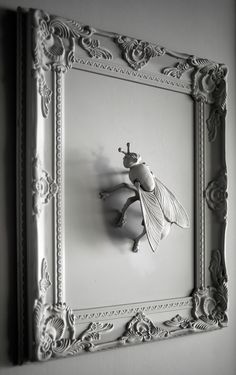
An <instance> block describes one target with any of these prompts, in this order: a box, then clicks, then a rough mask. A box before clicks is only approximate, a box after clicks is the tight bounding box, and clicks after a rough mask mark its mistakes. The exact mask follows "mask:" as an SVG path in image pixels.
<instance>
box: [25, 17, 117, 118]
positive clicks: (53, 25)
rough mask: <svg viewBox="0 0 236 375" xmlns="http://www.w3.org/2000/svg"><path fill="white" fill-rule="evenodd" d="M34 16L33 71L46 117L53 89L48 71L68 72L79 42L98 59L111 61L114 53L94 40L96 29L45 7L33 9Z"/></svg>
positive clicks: (91, 55)
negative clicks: (60, 15)
mask: <svg viewBox="0 0 236 375" xmlns="http://www.w3.org/2000/svg"><path fill="white" fill-rule="evenodd" d="M32 18H33V22H32V23H33V71H34V72H35V74H34V76H35V78H36V81H37V86H38V93H39V95H40V96H41V108H42V115H43V117H44V118H47V117H48V114H49V104H50V102H51V96H52V90H51V89H50V88H49V87H48V85H47V83H46V78H45V72H46V71H50V70H52V71H55V72H62V73H65V72H66V71H67V70H69V69H70V68H71V67H72V65H73V64H74V62H75V61H76V57H75V44H76V43H78V45H79V46H80V47H81V48H82V49H83V50H84V51H86V52H87V54H88V56H89V57H91V58H95V59H104V60H111V59H112V54H111V52H110V51H108V50H107V49H106V48H104V47H101V45H100V41H99V40H98V39H93V35H94V34H95V33H96V30H95V29H93V28H92V27H90V26H84V25H81V24H79V23H77V22H75V21H70V20H66V19H64V18H60V17H56V16H50V15H49V14H48V13H46V12H44V11H42V10H32Z"/></svg>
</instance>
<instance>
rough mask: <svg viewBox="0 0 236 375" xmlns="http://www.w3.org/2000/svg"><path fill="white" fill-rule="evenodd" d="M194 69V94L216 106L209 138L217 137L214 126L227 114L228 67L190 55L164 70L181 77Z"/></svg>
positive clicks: (210, 125) (213, 111) (210, 118)
mask: <svg viewBox="0 0 236 375" xmlns="http://www.w3.org/2000/svg"><path fill="white" fill-rule="evenodd" d="M189 70H192V71H193V88H192V95H193V97H194V99H195V100H196V101H202V102H205V103H209V104H213V103H214V107H213V110H212V112H211V114H210V117H209V120H208V129H209V140H210V141H213V140H214V139H215V132H214V130H213V129H212V128H215V127H217V126H218V124H219V122H218V118H219V114H220V116H223V115H224V114H225V99H226V88H225V86H226V84H225V77H226V74H227V68H226V66H225V65H223V64H218V63H215V62H213V61H211V60H208V59H202V58H199V57H196V56H189V57H188V58H187V59H185V60H183V61H182V62H179V63H178V64H177V65H176V66H175V67H166V68H164V69H163V70H162V73H163V74H165V75H170V76H172V77H175V78H181V77H182V75H183V73H184V72H187V71H189Z"/></svg>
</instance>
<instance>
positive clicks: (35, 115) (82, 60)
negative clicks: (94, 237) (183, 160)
mask: <svg viewBox="0 0 236 375" xmlns="http://www.w3.org/2000/svg"><path fill="white" fill-rule="evenodd" d="M164 57H165V58H166V59H167V60H165V59H164ZM156 61H158V65H155V63H156ZM166 61H167V62H168V64H167V63H166ZM74 67H75V68H76V69H77V70H82V71H83V72H92V73H95V74H100V75H102V76H106V77H113V78H117V79H121V80H124V81H129V82H135V83H138V84H141V85H144V86H145V87H152V88H156V89H158V90H159V89H164V90H170V91H172V92H175V93H177V94H178V93H184V94H186V95H188V96H189V97H190V98H191V100H192V103H193V105H194V121H193V127H194V158H193V159H194V160H193V163H194V263H195V264H194V279H195V281H194V290H193V291H192V293H191V294H190V295H189V296H184V297H181V298H179V297H178V298H176V296H173V298H171V299H165V300H160V299H156V300H155V301H151V302H147V301H144V302H143V301H137V302H135V303H133V302H132V303H130V304H123V305H120V304H117V305H112V306H105V307H104V306H99V307H92V308H88V309H82V310H80V309H79V308H78V309H72V308H70V306H68V304H67V302H66V301H65V287H66V285H65V283H66V281H65V270H64V268H65V251H66V249H65V246H64V239H63V235H64V234H63V233H64V208H65V207H64V195H63V194H64V190H63V189H64V138H63V137H64V130H65V129H64V127H65V121H64V107H65V97H64V96H65V91H64V85H65V80H66V77H67V75H68V74H70V73H69V72H70V71H71V70H72V69H73V68H74ZM226 75H227V68H226V66H225V65H224V64H220V63H216V62H213V61H210V60H208V59H207V58H199V57H196V56H192V55H188V54H186V53H178V52H175V51H172V50H170V49H168V48H166V47H163V46H160V45H159V44H156V43H149V42H146V41H142V40H139V39H135V38H131V37H127V36H123V35H121V34H117V33H113V32H107V31H102V30H97V29H95V28H93V27H90V26H85V25H83V24H80V23H78V22H75V21H71V20H66V19H64V18H61V17H57V16H51V15H49V14H47V13H46V12H44V11H42V10H29V11H24V10H22V9H19V10H18V116H17V125H18V195H17V201H18V206H17V207H18V264H19V270H18V283H19V293H18V294H19V332H20V337H21V349H20V350H21V352H22V357H23V359H24V360H29V359H30V360H36V361H45V360H48V359H50V358H59V357H66V356H74V355H77V354H80V353H84V352H94V351H99V350H104V349H108V348H115V347H123V346H126V345H129V344H136V343H142V342H150V341H158V340H161V339H167V338H171V337H175V336H179V335H183V334H188V333H198V332H206V331H211V330H215V329H219V328H222V327H225V326H226V325H227V305H228V299H227V271H226V265H225V228H226V214H227V171H226V161H225V117H226ZM47 231H48V232H49V233H50V238H51V240H50V241H51V242H50V241H49V239H48V238H49V237H47V234H46V233H47ZM209 233H211V235H210V234H209ZM208 234H209V236H210V238H211V240H209V241H207V243H206V237H207V235H208ZM213 234H215V235H213ZM134 256H135V255H134ZM163 317H167V318H164V320H163Z"/></svg>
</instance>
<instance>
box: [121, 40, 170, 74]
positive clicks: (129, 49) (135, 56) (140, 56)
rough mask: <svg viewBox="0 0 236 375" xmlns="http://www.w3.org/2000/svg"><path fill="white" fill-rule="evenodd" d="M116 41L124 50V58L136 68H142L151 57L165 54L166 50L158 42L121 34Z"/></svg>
mask: <svg viewBox="0 0 236 375" xmlns="http://www.w3.org/2000/svg"><path fill="white" fill-rule="evenodd" d="M116 43H117V44H118V45H119V47H120V48H121V50H122V55H123V58H124V59H125V61H126V62H127V63H128V64H129V66H130V67H131V68H133V69H134V70H140V69H142V68H143V67H144V66H145V65H147V63H148V62H149V60H150V59H151V58H153V57H156V56H163V55H164V54H165V52H166V51H165V49H164V48H163V47H161V46H159V45H157V44H152V43H148V42H143V41H142V40H138V39H132V38H129V37H126V36H121V35H120V36H118V37H117V38H116Z"/></svg>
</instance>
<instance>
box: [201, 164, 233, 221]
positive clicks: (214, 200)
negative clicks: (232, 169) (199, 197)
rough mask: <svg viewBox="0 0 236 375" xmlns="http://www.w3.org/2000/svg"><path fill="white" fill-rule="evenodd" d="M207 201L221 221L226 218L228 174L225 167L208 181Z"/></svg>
mask: <svg viewBox="0 0 236 375" xmlns="http://www.w3.org/2000/svg"><path fill="white" fill-rule="evenodd" d="M205 197H206V202H207V205H208V207H209V209H210V210H212V212H213V213H214V214H215V215H216V217H217V218H218V220H219V221H220V222H224V221H225V220H226V215H227V198H228V193H227V175H226V171H225V169H223V170H221V171H220V172H219V173H218V175H217V176H216V177H215V178H214V179H213V180H212V181H210V182H209V183H208V185H207V188H206V190H205Z"/></svg>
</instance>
